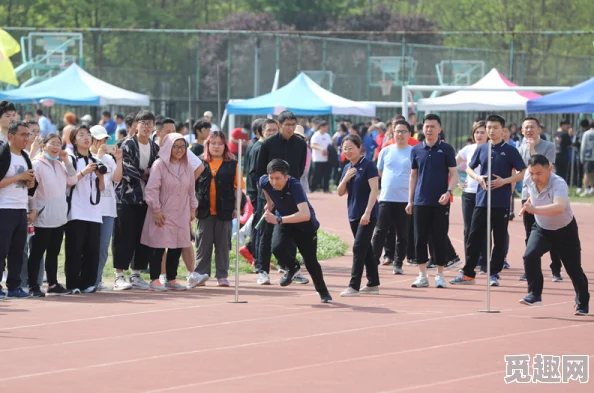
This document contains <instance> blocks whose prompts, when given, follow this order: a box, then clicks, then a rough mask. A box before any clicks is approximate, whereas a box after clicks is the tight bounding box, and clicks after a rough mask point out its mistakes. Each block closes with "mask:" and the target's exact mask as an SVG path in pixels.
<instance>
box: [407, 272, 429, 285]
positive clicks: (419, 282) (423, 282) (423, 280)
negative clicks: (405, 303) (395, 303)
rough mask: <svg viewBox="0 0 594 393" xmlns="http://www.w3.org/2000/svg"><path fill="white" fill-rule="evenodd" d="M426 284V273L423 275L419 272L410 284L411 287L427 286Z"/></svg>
mask: <svg viewBox="0 0 594 393" xmlns="http://www.w3.org/2000/svg"><path fill="white" fill-rule="evenodd" d="M428 286H429V278H427V276H426V275H423V273H419V276H418V277H417V279H416V280H415V282H413V283H412V284H411V287H413V288H427V287H428Z"/></svg>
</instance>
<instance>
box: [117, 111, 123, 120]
mask: <svg viewBox="0 0 594 393" xmlns="http://www.w3.org/2000/svg"><path fill="white" fill-rule="evenodd" d="M116 119H120V120H124V115H122V114H121V113H118V114H117V115H116Z"/></svg>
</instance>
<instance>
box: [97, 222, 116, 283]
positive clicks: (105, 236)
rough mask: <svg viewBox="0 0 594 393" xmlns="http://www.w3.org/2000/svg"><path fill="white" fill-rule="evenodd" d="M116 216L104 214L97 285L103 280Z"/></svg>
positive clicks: (100, 237)
mask: <svg viewBox="0 0 594 393" xmlns="http://www.w3.org/2000/svg"><path fill="white" fill-rule="evenodd" d="M114 220H115V217H107V216H103V224H101V235H100V236H99V267H98V269H97V281H96V282H95V287H97V286H98V285H99V283H100V282H101V277H102V276H103V269H104V268H105V263H106V262H107V255H108V251H109V243H110V241H111V235H112V234H113V222H114Z"/></svg>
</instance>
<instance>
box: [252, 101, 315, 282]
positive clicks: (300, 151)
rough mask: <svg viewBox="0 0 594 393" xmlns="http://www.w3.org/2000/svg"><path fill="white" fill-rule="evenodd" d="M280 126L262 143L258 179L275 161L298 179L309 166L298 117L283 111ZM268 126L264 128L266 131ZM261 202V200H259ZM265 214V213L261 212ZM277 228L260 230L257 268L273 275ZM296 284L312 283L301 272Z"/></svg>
mask: <svg viewBox="0 0 594 393" xmlns="http://www.w3.org/2000/svg"><path fill="white" fill-rule="evenodd" d="M278 123H280V131H279V132H278V133H277V134H276V135H273V136H271V137H269V138H266V139H264V140H263V141H262V145H261V146H260V152H259V153H258V161H257V166H256V176H257V178H258V179H259V178H260V177H262V176H264V175H266V173H267V172H266V170H267V166H268V163H270V162H271V161H272V160H274V159H277V158H278V159H281V160H284V161H286V162H287V163H288V164H289V168H290V169H289V175H290V176H292V177H294V178H295V179H297V180H299V179H301V176H303V172H304V171H305V163H306V160H307V143H306V142H305V141H304V140H303V139H301V138H300V137H299V136H297V135H294V133H295V128H296V127H297V117H296V116H295V115H294V114H293V113H292V112H290V111H283V112H281V113H280V115H279V116H278ZM265 128H266V125H263V128H262V129H263V132H264V129H265ZM259 202H261V200H260V201H259ZM261 211H262V210H261ZM273 231H274V225H268V224H264V225H262V226H261V227H260V232H259V234H258V237H259V243H258V259H257V260H256V262H257V263H260V265H258V266H257V267H256V268H257V269H258V271H259V273H261V272H265V273H269V269H270V253H271V245H272V238H273V236H274V234H273ZM292 251H293V254H294V255H296V254H297V250H296V249H295V248H293V250H292ZM279 265H280V267H281V268H282V269H283V270H284V268H285V267H284V266H283V264H282V262H280V261H279ZM258 279H259V280H260V279H261V280H260V281H262V283H263V284H268V283H269V282H266V277H258ZM295 281H296V282H298V283H300V284H307V283H308V282H309V280H308V279H307V278H306V277H303V276H302V275H301V274H300V273H299V272H297V274H296V275H295Z"/></svg>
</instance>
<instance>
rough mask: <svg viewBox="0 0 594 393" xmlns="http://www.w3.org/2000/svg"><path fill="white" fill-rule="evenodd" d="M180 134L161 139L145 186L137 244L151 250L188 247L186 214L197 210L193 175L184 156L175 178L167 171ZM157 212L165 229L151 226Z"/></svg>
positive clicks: (188, 227) (154, 225)
mask: <svg viewBox="0 0 594 393" xmlns="http://www.w3.org/2000/svg"><path fill="white" fill-rule="evenodd" d="M178 139H184V137H183V136H182V135H180V134H177V133H176V134H169V135H167V136H165V138H163V143H162V144H161V149H160V150H159V158H158V159H157V161H155V163H154V164H153V166H152V168H151V175H150V177H149V180H148V183H147V185H146V189H145V194H146V198H145V201H146V203H147V205H148V210H147V212H146V219H145V220H144V227H143V228H142V236H141V238H140V242H141V243H142V244H144V245H146V246H149V247H152V248H185V247H190V246H191V245H192V241H191V239H190V214H191V213H192V212H193V211H194V209H196V208H197V207H198V200H197V199H196V192H195V188H194V172H192V168H190V165H189V163H188V158H187V154H186V155H185V156H184V158H183V159H182V161H181V162H180V165H181V167H180V172H179V174H178V173H177V172H176V171H174V170H173V168H172V167H171V165H172V164H171V163H170V159H171V149H172V147H173V143H174V142H175V141H176V140H178ZM156 210H160V211H161V213H162V214H163V216H164V217H165V225H164V226H162V227H158V226H157V225H156V224H155V217H154V214H153V212H154V211H156Z"/></svg>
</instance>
